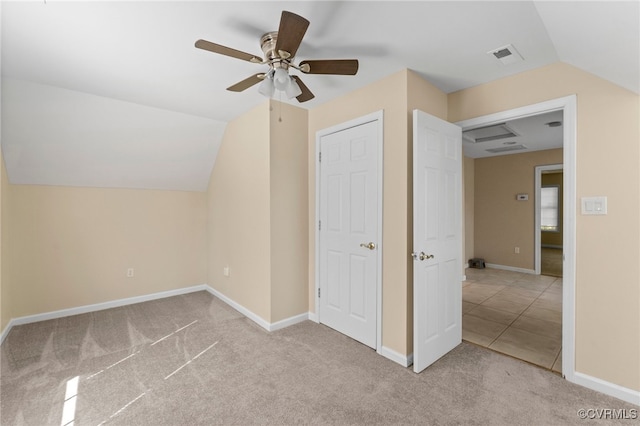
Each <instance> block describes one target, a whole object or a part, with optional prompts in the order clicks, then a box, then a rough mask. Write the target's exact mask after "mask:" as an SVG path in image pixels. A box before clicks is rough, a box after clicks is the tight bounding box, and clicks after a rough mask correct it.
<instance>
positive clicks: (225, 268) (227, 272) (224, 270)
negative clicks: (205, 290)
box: [222, 266, 229, 277]
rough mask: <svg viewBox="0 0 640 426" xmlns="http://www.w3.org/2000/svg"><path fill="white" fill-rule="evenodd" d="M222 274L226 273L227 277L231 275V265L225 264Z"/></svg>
mask: <svg viewBox="0 0 640 426" xmlns="http://www.w3.org/2000/svg"><path fill="white" fill-rule="evenodd" d="M222 275H224V276H225V277H228V276H229V267H228V266H225V267H224V268H222Z"/></svg>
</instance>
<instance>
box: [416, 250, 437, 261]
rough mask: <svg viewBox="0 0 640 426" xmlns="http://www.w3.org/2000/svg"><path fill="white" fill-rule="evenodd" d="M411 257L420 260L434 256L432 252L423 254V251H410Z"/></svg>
mask: <svg viewBox="0 0 640 426" xmlns="http://www.w3.org/2000/svg"><path fill="white" fill-rule="evenodd" d="M411 257H413V258H414V259H415V260H418V259H420V260H421V261H422V260H427V259H433V258H434V256H433V255H432V254H425V253H424V252H423V251H421V252H420V254H417V253H416V252H413V253H411Z"/></svg>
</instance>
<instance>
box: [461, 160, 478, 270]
mask: <svg viewBox="0 0 640 426" xmlns="http://www.w3.org/2000/svg"><path fill="white" fill-rule="evenodd" d="M462 171H463V174H464V185H463V188H462V190H463V192H464V203H463V204H462V205H463V206H464V259H462V264H463V265H465V264H466V263H465V262H468V261H469V259H471V258H473V257H475V247H474V244H475V238H474V232H475V223H474V222H475V221H474V218H475V182H474V181H475V173H476V172H475V160H474V159H473V158H469V157H464V163H463V168H462Z"/></svg>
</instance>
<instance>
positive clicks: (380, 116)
mask: <svg viewBox="0 0 640 426" xmlns="http://www.w3.org/2000/svg"><path fill="white" fill-rule="evenodd" d="M371 122H376V123H377V127H378V129H377V130H378V146H377V150H378V165H377V167H378V182H376V185H377V190H378V205H377V209H378V213H377V215H376V216H377V231H378V241H377V242H376V244H377V246H378V248H377V250H376V256H377V258H376V261H377V271H376V277H377V279H376V352H377V353H381V351H382V251H383V250H384V241H383V235H382V207H383V198H384V194H383V164H384V161H383V147H384V111H383V110H379V111H376V112H373V113H371V114H367V115H364V116H362V117H358V118H354V119H352V120H349V121H346V122H344V123H340V124H337V125H335V126H331V127H328V128H326V129H322V130H318V131H317V132H316V141H315V160H314V161H315V164H316V173H315V180H316V182H315V189H316V194H315V204H316V206H315V217H314V228H315V277H314V278H315V286H314V289H315V290H314V294H315V297H314V299H315V318H314V319H315V320H316V322H317V323H320V320H321V318H320V299H319V297H318V293H319V291H320V230H319V223H320V191H321V190H322V188H321V187H320V164H321V162H320V141H321V139H322V137H324V136H327V135H330V134H332V133H337V132H340V131H343V130H346V129H350V128H352V127H356V126H361V125H363V124H367V123H371Z"/></svg>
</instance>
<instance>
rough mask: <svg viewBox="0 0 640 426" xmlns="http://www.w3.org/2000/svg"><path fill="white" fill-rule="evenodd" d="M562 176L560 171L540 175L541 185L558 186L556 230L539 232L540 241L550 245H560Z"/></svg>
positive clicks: (562, 210) (562, 211)
mask: <svg viewBox="0 0 640 426" xmlns="http://www.w3.org/2000/svg"><path fill="white" fill-rule="evenodd" d="M563 176H564V174H563V173H562V172H558V173H543V174H542V177H541V184H542V186H543V187H544V186H548V185H549V186H557V187H558V199H559V201H558V232H545V231H543V232H541V233H540V234H541V235H540V243H541V244H542V245H543V246H545V245H550V246H557V247H562V229H563V228H562V223H563V217H564V208H563V206H562V199H563V196H564V195H563V193H564V191H563V187H562V186H563V182H562V180H563Z"/></svg>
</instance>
